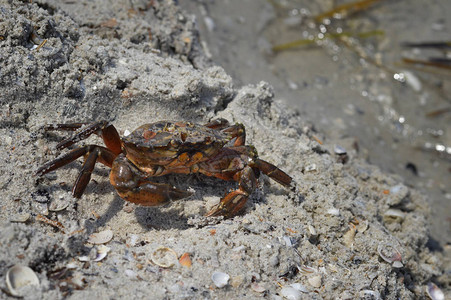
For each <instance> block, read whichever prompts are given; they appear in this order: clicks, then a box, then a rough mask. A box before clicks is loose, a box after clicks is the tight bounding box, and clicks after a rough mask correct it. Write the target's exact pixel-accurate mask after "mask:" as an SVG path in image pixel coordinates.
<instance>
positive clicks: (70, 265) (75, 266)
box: [66, 262, 78, 270]
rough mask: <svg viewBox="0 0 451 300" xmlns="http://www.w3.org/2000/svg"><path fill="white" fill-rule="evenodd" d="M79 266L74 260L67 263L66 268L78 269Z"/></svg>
mask: <svg viewBox="0 0 451 300" xmlns="http://www.w3.org/2000/svg"><path fill="white" fill-rule="evenodd" d="M77 267H78V266H77V265H76V264H75V263H73V262H71V263H68V264H67V265H66V268H67V269H68V270H74V269H76V268H77Z"/></svg>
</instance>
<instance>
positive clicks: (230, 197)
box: [206, 166, 257, 217]
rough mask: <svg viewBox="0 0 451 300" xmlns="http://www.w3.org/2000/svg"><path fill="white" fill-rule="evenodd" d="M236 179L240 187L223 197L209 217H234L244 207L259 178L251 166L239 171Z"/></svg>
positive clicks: (209, 213) (208, 214)
mask: <svg viewBox="0 0 451 300" xmlns="http://www.w3.org/2000/svg"><path fill="white" fill-rule="evenodd" d="M234 179H235V180H236V181H238V184H239V188H238V189H237V190H235V191H232V192H230V193H228V194H227V195H226V196H225V197H224V198H222V199H221V201H220V202H219V204H218V205H216V206H215V207H213V209H211V210H210V211H209V212H208V213H207V214H206V216H207V217H217V216H224V217H233V216H234V215H236V214H237V213H238V212H239V211H240V210H241V209H243V207H244V205H245V204H246V201H247V199H248V197H249V195H250V194H251V193H252V192H253V191H254V190H255V188H256V186H257V179H256V177H255V173H254V171H253V170H252V168H251V167H249V166H246V167H245V168H244V169H243V170H241V171H239V172H237V173H236V174H235V176H234Z"/></svg>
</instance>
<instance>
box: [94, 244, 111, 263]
mask: <svg viewBox="0 0 451 300" xmlns="http://www.w3.org/2000/svg"><path fill="white" fill-rule="evenodd" d="M110 250H111V248H110V247H107V246H105V245H99V246H98V247H97V254H96V258H94V259H93V260H92V261H101V260H102V259H104V258H105V257H106V256H107V254H108V252H110Z"/></svg>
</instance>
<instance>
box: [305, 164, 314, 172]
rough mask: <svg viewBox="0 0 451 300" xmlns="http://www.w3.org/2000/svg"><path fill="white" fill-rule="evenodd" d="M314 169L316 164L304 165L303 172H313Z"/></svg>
mask: <svg viewBox="0 0 451 300" xmlns="http://www.w3.org/2000/svg"><path fill="white" fill-rule="evenodd" d="M313 171H316V164H311V165H308V166H306V167H305V172H313Z"/></svg>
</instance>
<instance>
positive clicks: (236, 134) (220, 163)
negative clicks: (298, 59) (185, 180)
mask: <svg viewBox="0 0 451 300" xmlns="http://www.w3.org/2000/svg"><path fill="white" fill-rule="evenodd" d="M46 129H47V130H65V131H75V133H74V135H73V136H72V137H69V138H67V139H65V140H63V141H62V142H60V143H59V144H58V146H57V147H58V149H65V148H68V147H70V146H71V145H73V144H75V143H78V142H79V141H81V140H84V139H87V138H88V137H89V136H90V135H92V134H97V135H100V136H101V137H102V139H103V141H104V143H105V145H106V147H102V146H98V145H86V146H81V147H79V148H76V149H74V150H71V151H69V152H67V153H66V154H63V155H62V156H60V157H58V158H57V159H55V160H53V161H50V162H48V163H46V164H44V165H43V166H41V167H40V168H39V169H38V170H37V171H36V172H35V175H38V176H42V175H44V174H46V173H48V172H50V171H53V170H55V169H58V168H60V167H62V166H64V165H67V164H69V163H70V162H72V161H74V160H76V159H78V158H79V157H82V156H83V157H85V162H84V164H83V167H82V170H81V171H80V174H79V176H78V178H77V180H76V182H75V185H74V188H73V189H72V194H73V195H74V197H76V198H80V197H81V196H82V194H83V193H84V191H85V189H86V186H87V185H88V183H89V181H90V180H91V173H92V171H93V169H94V166H95V164H96V162H100V163H103V164H104V165H106V166H108V167H111V171H110V183H111V185H113V187H114V188H115V189H116V191H117V193H118V194H119V196H120V197H122V198H123V199H125V200H127V201H130V202H133V203H136V204H140V205H143V206H156V205H161V204H164V203H167V202H169V201H174V200H179V199H182V198H186V197H189V196H190V195H192V192H188V191H183V190H179V189H177V188H175V187H173V186H172V185H169V184H164V183H156V182H152V181H150V178H152V177H157V176H163V175H167V174H192V173H201V174H203V175H206V176H212V177H216V178H219V179H223V180H228V181H236V182H237V183H238V188H237V189H236V190H234V191H231V192H229V193H228V194H226V195H225V196H224V197H223V198H222V199H221V200H220V202H219V204H217V205H216V206H215V207H213V209H211V210H210V211H209V212H208V213H207V214H206V216H225V217H233V216H235V215H236V214H238V213H239V212H240V211H241V210H242V209H243V208H244V207H245V204H246V201H247V199H248V198H249V195H250V194H251V193H252V192H253V191H254V190H255V189H256V188H257V186H258V183H257V178H258V176H259V174H260V173H263V174H265V175H267V176H269V177H270V178H272V179H273V180H275V181H277V182H278V183H280V184H282V185H283V186H286V187H290V186H291V182H292V179H291V177H290V176H289V175H287V174H286V173H285V172H283V171H282V170H280V169H279V168H277V167H276V166H274V165H272V164H271V163H269V162H266V161H264V160H261V159H259V158H258V155H257V151H256V150H255V148H254V147H253V146H252V145H245V138H246V132H245V128H244V126H243V124H235V125H230V123H229V122H228V121H227V120H225V119H217V120H213V121H211V122H209V123H207V124H205V125H198V124H194V123H190V122H181V121H179V122H170V121H160V122H155V123H151V124H145V125H143V126H141V127H139V128H137V129H136V130H135V131H133V132H132V133H131V134H129V135H128V136H126V137H123V138H121V137H120V136H119V134H118V132H117V130H116V129H115V128H114V126H113V125H111V124H109V123H108V122H105V121H99V122H95V123H92V124H87V123H74V124H57V125H52V126H48V127H46ZM143 143H145V147H143V146H142V145H143Z"/></svg>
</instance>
